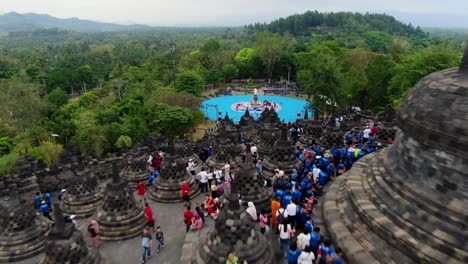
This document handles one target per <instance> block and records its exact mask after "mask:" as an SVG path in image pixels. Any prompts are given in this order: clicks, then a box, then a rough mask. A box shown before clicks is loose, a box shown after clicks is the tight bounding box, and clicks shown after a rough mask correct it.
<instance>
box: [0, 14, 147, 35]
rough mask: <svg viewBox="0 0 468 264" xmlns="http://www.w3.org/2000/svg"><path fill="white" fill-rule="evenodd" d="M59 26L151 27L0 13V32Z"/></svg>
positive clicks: (86, 28) (89, 28)
mask: <svg viewBox="0 0 468 264" xmlns="http://www.w3.org/2000/svg"><path fill="white" fill-rule="evenodd" d="M49 28H58V29H63V30H73V31H80V32H105V31H131V30H143V29H150V28H151V27H150V26H147V25H119V24H112V23H101V22H96V21H91V20H84V19H78V18H65V19H63V18H56V17H53V16H49V15H41V14H31V13H28V14H19V13H16V12H10V13H6V14H3V15H0V32H5V31H6V32H12V31H30V30H34V29H49Z"/></svg>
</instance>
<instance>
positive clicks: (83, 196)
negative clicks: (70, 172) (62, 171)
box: [60, 164, 103, 218]
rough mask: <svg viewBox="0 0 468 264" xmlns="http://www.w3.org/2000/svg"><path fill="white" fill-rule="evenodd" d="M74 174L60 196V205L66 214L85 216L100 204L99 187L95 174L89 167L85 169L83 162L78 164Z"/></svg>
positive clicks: (89, 214) (93, 211) (78, 216)
mask: <svg viewBox="0 0 468 264" xmlns="http://www.w3.org/2000/svg"><path fill="white" fill-rule="evenodd" d="M75 174H76V175H75V177H74V178H73V179H72V182H71V184H70V186H69V187H68V188H67V190H66V192H65V194H64V195H63V197H62V201H61V204H60V207H61V209H62V211H63V212H64V213H65V214H66V215H75V216H76V218H87V217H90V216H91V215H93V214H94V213H95V211H96V208H97V207H98V206H99V205H101V204H102V201H103V200H102V193H101V189H100V187H99V185H98V181H97V179H96V176H94V174H93V173H92V172H91V171H90V170H89V169H85V168H84V165H83V164H80V165H79V166H78V169H77V170H76V172H75Z"/></svg>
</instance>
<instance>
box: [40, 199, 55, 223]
mask: <svg viewBox="0 0 468 264" xmlns="http://www.w3.org/2000/svg"><path fill="white" fill-rule="evenodd" d="M39 210H41V212H42V214H43V215H44V216H45V217H47V218H49V220H50V221H53V220H52V217H50V213H49V206H48V205H47V202H46V201H44V200H42V202H41V206H40V207H39Z"/></svg>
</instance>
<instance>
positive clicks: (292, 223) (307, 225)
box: [34, 117, 393, 264]
mask: <svg viewBox="0 0 468 264" xmlns="http://www.w3.org/2000/svg"><path fill="white" fill-rule="evenodd" d="M341 121H342V119H340V118H339V117H338V118H337V119H336V120H335V125H336V126H339V125H340V122H341ZM324 125H325V126H326V125H328V123H324ZM377 131H378V126H377V124H375V123H374V122H372V121H368V122H366V123H365V125H364V126H363V128H362V130H359V129H353V130H351V131H348V132H347V133H345V136H344V139H343V145H342V146H341V147H337V146H330V147H325V148H324V147H323V146H320V145H319V144H318V143H317V142H315V143H314V144H312V145H311V146H308V145H298V144H297V142H298V139H299V137H300V136H301V134H302V132H303V130H302V128H300V127H299V126H297V125H292V126H291V130H290V134H289V138H290V139H291V141H292V144H293V145H294V146H295V149H294V154H295V155H296V157H297V158H298V159H299V160H300V161H301V166H299V167H297V168H294V169H293V170H292V172H291V173H289V174H288V175H287V174H286V173H285V172H284V170H283V169H282V168H281V167H278V168H277V169H275V175H274V177H273V180H272V182H268V181H266V182H265V186H266V187H270V186H272V188H273V190H274V194H275V195H274V199H273V200H272V202H271V212H269V211H265V210H262V211H260V212H258V211H257V210H256V207H255V204H254V202H252V201H249V202H248V203H247V207H246V209H245V210H246V213H248V214H249V215H250V216H251V218H252V220H253V221H255V222H257V223H258V225H259V229H260V232H261V234H263V235H265V236H268V237H269V238H270V239H271V237H274V236H277V237H278V240H279V244H280V246H281V249H280V250H281V252H282V254H283V255H284V257H285V258H287V261H288V263H290V264H293V263H299V264H305V263H308V264H310V263H315V264H341V263H344V261H343V256H342V251H341V249H340V248H339V247H336V246H335V245H333V244H332V243H331V241H330V239H327V238H326V237H324V236H322V234H321V233H320V227H319V226H317V225H316V224H315V219H314V218H315V215H316V210H317V208H316V207H315V205H316V204H317V202H318V200H319V199H320V196H321V195H322V194H323V192H324V186H325V185H326V184H327V183H328V182H329V181H330V180H333V179H334V178H335V177H339V176H340V175H342V174H344V173H345V172H346V171H348V170H349V169H351V167H352V166H353V164H354V163H355V162H356V161H358V160H359V159H360V158H362V157H363V156H365V155H366V154H369V153H372V152H375V151H377V150H379V149H380V148H381V145H380V144H378V143H376V135H377ZM389 144H393V142H389ZM207 150H208V151H207V153H206V156H207V157H210V156H212V155H214V149H213V147H212V146H210V147H209V148H208V149H207ZM247 153H248V155H247ZM240 155H241V157H242V159H243V161H244V162H245V159H246V158H247V157H249V158H250V159H251V162H252V163H253V164H254V166H255V167H256V169H257V171H258V173H260V174H261V173H262V172H263V161H262V160H261V159H259V158H258V155H257V147H256V146H255V144H252V145H251V146H249V147H247V145H246V144H244V145H243V148H242V152H241V153H240ZM163 159H164V152H162V151H158V152H154V153H151V154H149V157H148V165H149V171H150V173H149V176H148V179H147V180H146V181H143V182H139V183H137V184H136V186H135V191H136V194H137V195H138V196H140V197H141V198H142V200H141V201H142V202H143V204H144V215H145V218H146V223H147V225H146V228H145V229H144V230H143V231H142V235H141V238H142V263H146V261H147V260H148V259H149V258H150V257H151V250H150V249H151V248H152V247H154V242H155V241H154V240H153V237H154V238H155V240H156V241H157V243H158V245H157V253H159V252H160V250H161V249H162V248H164V234H163V232H162V229H161V227H160V226H157V227H156V228H155V218H154V215H153V211H152V209H151V206H150V205H149V204H148V202H147V201H146V197H145V193H146V189H147V188H149V187H151V186H152V185H153V184H154V182H155V180H156V179H157V177H158V176H159V175H160V169H161V164H162V161H163ZM197 165H198V164H196V162H195V160H193V159H189V160H188V162H187V163H186V173H187V175H188V176H189V177H187V178H188V179H189V180H187V181H184V182H182V183H181V185H180V195H181V198H182V200H183V201H184V204H183V205H184V207H185V208H186V210H185V211H184V213H183V217H184V224H185V226H186V229H185V230H186V232H189V231H191V230H195V231H200V230H201V229H202V228H203V227H204V224H205V221H206V219H210V218H211V219H213V220H216V219H217V218H218V216H219V213H220V210H222V208H223V204H222V203H221V202H220V197H221V196H222V195H223V193H224V190H225V189H226V188H229V187H230V185H231V184H232V182H233V181H234V178H235V175H234V174H233V173H232V172H231V165H230V163H229V162H226V163H225V164H224V165H223V166H221V167H211V168H206V167H201V169H200V170H199V172H198V173H196V171H197V170H198V169H197ZM193 181H197V183H198V184H199V185H200V188H201V192H202V193H203V194H204V200H203V201H202V202H201V203H196V204H195V207H192V204H191V201H190V190H191V187H190V186H191V184H192V183H193ZM240 188H242V186H241V187H240ZM65 191H66V190H65V189H63V190H62V191H61V192H60V195H59V197H58V199H59V200H60V199H61V197H62V196H63V195H64V193H65ZM51 199H52V198H51V195H50V193H42V194H41V193H36V195H35V197H34V201H35V206H36V209H37V210H39V211H40V212H41V213H42V215H43V216H44V217H46V218H48V219H49V220H50V221H53V219H52V217H51V215H50V212H51V211H52V208H51ZM239 199H240V200H239V203H240V204H242V200H241V197H239ZM192 208H194V210H192ZM270 213H271V217H270V216H269V215H270ZM73 218H74V216H68V217H66V221H68V222H73V223H75V222H74V220H73ZM88 237H89V240H90V243H91V245H93V246H94V247H96V248H99V247H100V241H99V226H98V224H97V222H96V221H94V220H91V221H89V222H88ZM227 258H228V260H227V262H226V263H246V261H238V258H237V256H235V253H234V252H230V253H229V254H228V257H227Z"/></svg>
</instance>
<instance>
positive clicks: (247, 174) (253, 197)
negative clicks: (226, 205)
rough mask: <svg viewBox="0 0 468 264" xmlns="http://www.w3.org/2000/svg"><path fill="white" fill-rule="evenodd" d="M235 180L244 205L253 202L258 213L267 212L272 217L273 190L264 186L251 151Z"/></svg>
mask: <svg viewBox="0 0 468 264" xmlns="http://www.w3.org/2000/svg"><path fill="white" fill-rule="evenodd" d="M235 180H236V182H237V184H238V185H239V186H240V188H239V193H240V195H241V198H242V202H243V204H244V205H245V206H246V205H247V203H248V202H253V203H254V204H255V207H256V209H257V213H260V212H261V211H262V210H266V211H267V213H268V215H269V216H271V200H272V199H273V196H274V194H273V190H272V189H271V188H267V187H265V186H264V182H263V179H262V177H260V175H259V173H258V171H257V168H255V166H254V165H253V163H252V161H251V154H250V152H249V151H248V154H247V156H246V158H245V162H244V163H242V164H241V166H240V169H239V172H238V173H237V174H236V176H235Z"/></svg>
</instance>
